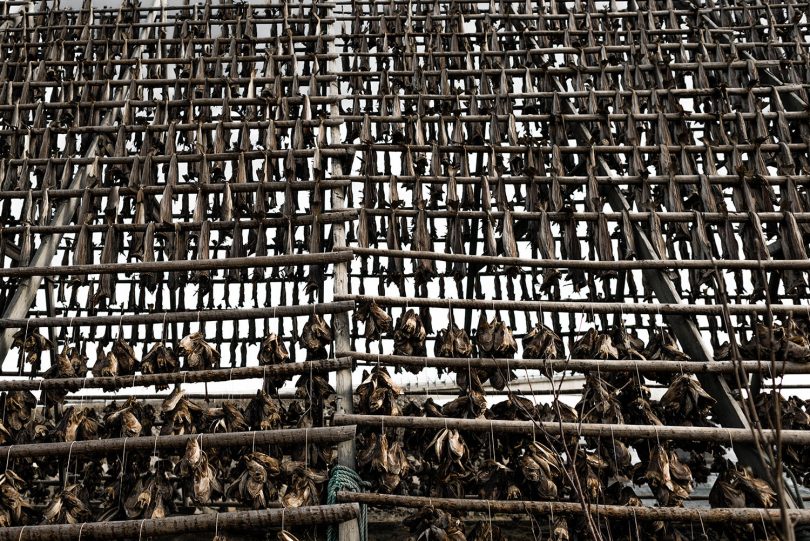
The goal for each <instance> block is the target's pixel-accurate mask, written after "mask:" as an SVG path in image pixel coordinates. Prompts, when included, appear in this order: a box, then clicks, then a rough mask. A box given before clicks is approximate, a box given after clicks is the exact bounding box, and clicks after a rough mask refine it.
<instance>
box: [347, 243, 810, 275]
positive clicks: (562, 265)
mask: <svg viewBox="0 0 810 541" xmlns="http://www.w3.org/2000/svg"><path fill="white" fill-rule="evenodd" d="M335 251H336V252H341V251H350V252H352V254H353V255H354V256H355V257H402V258H407V259H430V260H433V261H451V262H452V261H458V262H461V263H478V264H480V265H496V266H499V267H512V266H517V267H536V268H541V269H585V270H636V269H638V270H641V269H657V270H667V269H744V270H760V269H762V270H766V271H772V270H810V260H807V259H780V260H778V261H775V260H768V261H749V260H744V259H742V260H740V259H718V260H711V259H665V260H662V259H635V260H621V261H590V260H570V259H568V260H566V259H531V258H522V257H501V256H488V255H465V254H451V253H445V252H426V251H420V250H388V249H383V248H360V247H357V246H352V247H350V248H335Z"/></svg>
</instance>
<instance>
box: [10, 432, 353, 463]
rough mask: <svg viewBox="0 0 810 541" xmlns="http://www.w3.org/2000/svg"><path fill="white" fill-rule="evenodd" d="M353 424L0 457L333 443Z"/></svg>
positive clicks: (61, 445)
mask: <svg viewBox="0 0 810 541" xmlns="http://www.w3.org/2000/svg"><path fill="white" fill-rule="evenodd" d="M356 429H357V427H355V426H329V427H315V428H291V429H284V430H256V431H252V432H227V433H218V434H183V435H180V436H174V435H172V436H138V437H135V438H109V439H106V440H89V441H72V442H64V441H62V442H56V443H28V444H24V445H9V446H3V447H0V459H2V460H9V459H14V458H27V457H49V456H88V455H94V454H98V453H110V452H122V451H124V450H126V451H127V452H130V451H149V452H151V451H156V450H158V449H183V448H184V447H185V446H186V444H187V443H188V440H198V441H199V443H200V447H202V448H203V449H205V448H206V447H242V446H252V445H254V444H255V445H260V446H263V445H282V446H283V445H301V444H303V443H304V442H309V443H315V444H321V445H333V444H337V443H340V442H342V441H348V440H352V441H354V435H355V432H356Z"/></svg>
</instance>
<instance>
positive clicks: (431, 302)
mask: <svg viewBox="0 0 810 541" xmlns="http://www.w3.org/2000/svg"><path fill="white" fill-rule="evenodd" d="M335 300H336V301H347V300H353V301H355V302H358V303H360V302H371V301H373V302H376V303H377V304H378V305H380V306H402V307H405V306H410V307H412V308H413V307H430V308H453V309H456V308H478V309H480V310H518V311H529V312H568V313H593V314H619V313H624V314H649V315H665V316H668V315H678V316H681V317H690V316H718V315H722V314H723V311H724V309H725V308H724V307H723V306H720V305H716V304H681V303H678V302H674V300H673V301H669V302H664V303H661V304H652V303H624V302H591V301H503V300H488V299H437V298H422V297H381V296H374V295H337V294H336V295H335ZM664 300H666V299H664ZM769 310H770V311H771V312H772V313H773V314H774V315H778V316H790V315H805V314H807V313H808V310H809V308H808V307H807V306H803V305H790V304H781V305H778V306H771V307H768V306H765V305H764V304H732V305H730V306H729V307H728V311H729V312H730V313H731V315H734V316H749V315H762V314H766V313H768V312H769ZM682 343H683V342H682ZM684 347H686V345H685V344H684ZM687 353H689V352H687ZM690 356H691V354H690ZM703 357H704V356H697V355H695V356H694V358H701V360H705V361H708V360H711V356H708V358H706V359H703Z"/></svg>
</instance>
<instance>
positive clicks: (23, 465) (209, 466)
mask: <svg viewBox="0 0 810 541" xmlns="http://www.w3.org/2000/svg"><path fill="white" fill-rule="evenodd" d="M314 377H315V378H318V377H317V376H314ZM313 389H319V392H320V393H321V394H320V395H319V396H317V397H314V396H312V395H310V393H311V392H312V390H313ZM333 393H334V391H333V390H332V389H331V387H329V385H328V383H326V382H325V381H324V380H322V378H318V381H310V380H309V376H305V377H304V378H302V379H301V380H300V381H299V395H300V396H301V397H302V399H303V400H293V401H291V402H290V403H289V404H288V405H287V406H286V407H285V406H284V405H283V404H282V403H281V402H280V401H279V400H277V399H273V398H271V397H270V396H269V395H267V394H266V393H265V392H264V391H261V390H260V391H258V392H257V394H256V396H255V397H254V398H253V399H251V400H250V401H249V402H248V403H247V405H246V406H245V407H244V408H241V407H239V406H238V405H237V404H236V403H234V402H229V401H225V402H223V403H222V404H221V406H219V407H212V406H208V405H201V404H199V403H197V402H195V401H193V400H191V399H189V398H188V397H186V396H185V393H184V391H182V390H181V389H180V388H179V387H177V388H175V390H174V391H173V392H172V393H171V394H170V395H169V396H168V397H167V398H166V399H165V400H164V401H163V403H162V404H161V405H160V407H159V411H158V410H157V409H156V408H155V407H153V406H152V405H150V404H147V403H145V402H143V401H140V400H137V399H136V398H130V399H128V400H126V401H124V402H123V403H120V404H119V403H117V402H112V403H111V404H109V405H108V406H106V407H105V408H104V409H103V410H102V411H97V410H95V409H93V408H91V407H76V406H69V407H67V408H65V410H64V411H63V412H62V415H61V418H60V420H59V421H58V422H57V423H54V422H52V421H49V420H46V419H43V418H42V417H40V416H39V415H38V414H37V410H36V400H35V399H34V397H33V395H32V394H31V393H29V392H27V391H14V392H10V393H7V394H3V395H2V396H0V398H2V410H3V411H4V412H5V413H4V415H3V424H2V425H0V437H2V444H3V445H9V444H28V443H51V442H59V441H64V442H74V441H87V440H94V439H99V438H114V437H124V438H132V437H138V436H151V435H155V434H159V435H161V436H163V435H181V434H203V433H207V434H216V433H228V432H247V431H260V430H277V429H280V428H286V427H298V428H304V427H312V426H314V425H315V424H316V421H315V420H314V419H313V418H312V416H313V414H314V412H315V411H322V410H323V404H322V403H321V404H320V405H319V406H316V404H315V403H316V402H323V400H324V398H325V397H326V396H329V395H332V394H333ZM317 424H321V421H320V420H318V421H317ZM334 461H335V454H334V449H333V448H331V447H321V446H318V445H316V444H313V443H309V444H307V445H300V446H298V447H296V448H293V450H292V452H291V453H289V454H284V453H283V452H282V451H281V449H280V448H278V447H276V446H270V447H269V448H268V447H265V448H263V449H257V448H256V446H255V444H254V445H252V446H251V445H248V446H246V447H243V448H227V447H213V448H210V449H202V448H201V444H200V440H199V439H197V438H194V439H190V440H189V441H188V443H187V446H186V449H185V453H184V454H180V455H176V454H172V453H169V454H167V453H163V452H162V453H161V456H160V457H158V455H157V453H149V452H146V453H144V452H126V451H125V452H124V453H123V454H122V453H120V452H109V453H105V454H104V455H103V456H101V457H90V458H83V457H73V458H72V459H71V457H70V455H68V457H67V460H66V461H64V462H62V461H54V460H49V461H38V460H34V459H29V458H19V459H15V460H14V461H10V464H9V466H10V469H9V470H8V471H7V472H6V474H5V477H3V478H2V480H0V486H1V487H2V488H0V493H2V494H3V495H4V496H3V498H2V500H0V504H2V505H0V520H2V521H4V523H5V525H26V524H39V523H46V524H67V523H75V522H82V521H88V520H114V519H124V518H128V519H132V518H160V517H163V516H168V515H169V514H172V513H176V512H177V506H178V503H179V505H185V506H192V507H194V506H196V507H205V506H208V505H213V504H216V502H218V501H226V500H227V501H231V502H234V501H235V502H238V503H237V504H236V505H242V506H246V507H250V508H254V509H262V508H266V507H268V506H270V505H274V504H277V503H281V504H283V505H284V506H286V507H299V506H304V505H315V504H319V503H321V501H322V497H321V494H322V490H323V485H324V483H325V482H326V479H327V477H326V474H325V470H326V468H327V467H328V466H329V465H331V464H333V463H334ZM57 479H58V480H60V482H59V486H60V487H61V490H57V491H56V493H55V494H52V493H51V492H50V490H49V488H48V485H49V484H48V481H50V480H57ZM69 480H70V481H71V482H69ZM33 504H37V505H33ZM231 505H234V504H231Z"/></svg>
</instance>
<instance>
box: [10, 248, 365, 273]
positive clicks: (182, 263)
mask: <svg viewBox="0 0 810 541" xmlns="http://www.w3.org/2000/svg"><path fill="white" fill-rule="evenodd" d="M351 259H352V254H351V251H348V252H340V253H337V252H332V253H330V252H326V253H320V254H292V255H272V256H262V257H231V258H225V259H180V260H174V261H151V262H139V263H96V264H92V265H64V266H59V267H55V266H54V267H17V268H0V278H6V277H30V276H74V275H81V274H118V273H130V272H172V271H188V270H194V271H199V270H220V269H245V268H252V267H265V268H271V267H287V266H292V265H319V264H323V265H326V264H329V263H338V262H344V261H349V260H351Z"/></svg>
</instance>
